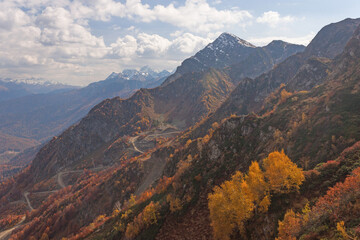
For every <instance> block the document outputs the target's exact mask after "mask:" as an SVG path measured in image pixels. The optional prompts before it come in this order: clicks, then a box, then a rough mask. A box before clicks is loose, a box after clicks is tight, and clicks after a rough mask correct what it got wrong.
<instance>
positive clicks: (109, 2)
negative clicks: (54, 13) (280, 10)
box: [69, 0, 252, 33]
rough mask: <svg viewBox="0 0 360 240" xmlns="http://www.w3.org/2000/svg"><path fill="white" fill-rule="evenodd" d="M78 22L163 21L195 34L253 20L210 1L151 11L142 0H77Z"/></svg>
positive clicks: (73, 8) (192, 0) (73, 9)
mask: <svg viewBox="0 0 360 240" xmlns="http://www.w3.org/2000/svg"><path fill="white" fill-rule="evenodd" d="M69 8H70V12H71V14H72V15H73V16H74V18H76V19H80V18H91V19H95V20H101V21H109V20H110V19H111V17H120V18H127V19H130V20H133V21H140V22H145V23H150V22H153V21H160V22H164V23H168V24H171V25H173V26H176V27H180V28H183V29H186V30H187V31H191V32H202V33H205V32H208V31H212V30H219V29H221V28H224V27H226V26H229V25H234V24H236V25H239V26H246V25H248V24H249V21H250V20H251V19H252V15H251V14H250V12H248V11H245V10H238V9H231V10H218V9H216V8H215V7H211V6H210V5H209V4H208V3H207V1H206V0H186V2H185V4H184V5H182V6H179V7H175V5H174V4H172V3H171V4H169V5H167V6H165V5H160V4H158V5H156V6H154V7H153V8H151V7H150V6H149V5H148V4H143V3H142V2H141V0H126V2H125V3H120V2H115V1H113V0H93V1H86V0H74V1H73V2H71V3H70V5H69Z"/></svg>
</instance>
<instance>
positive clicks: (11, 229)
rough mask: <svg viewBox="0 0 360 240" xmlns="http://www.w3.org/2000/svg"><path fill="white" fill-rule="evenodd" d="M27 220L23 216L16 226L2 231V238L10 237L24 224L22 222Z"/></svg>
mask: <svg viewBox="0 0 360 240" xmlns="http://www.w3.org/2000/svg"><path fill="white" fill-rule="evenodd" d="M24 221H25V216H23V217H22V219H21V221H20V222H18V223H17V224H16V225H15V226H14V227H12V228H10V229H8V230H5V231H2V232H0V240H6V239H8V238H9V237H10V236H11V233H12V232H13V231H14V230H15V229H17V228H18V227H20V226H21V225H22V223H23V222H24Z"/></svg>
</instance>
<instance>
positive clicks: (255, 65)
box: [229, 40, 305, 79]
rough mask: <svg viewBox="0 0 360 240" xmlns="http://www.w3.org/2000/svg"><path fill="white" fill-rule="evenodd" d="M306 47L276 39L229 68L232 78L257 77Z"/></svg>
mask: <svg viewBox="0 0 360 240" xmlns="http://www.w3.org/2000/svg"><path fill="white" fill-rule="evenodd" d="M304 49H305V47H304V46H302V45H296V44H289V43H287V42H283V41H279V40H274V41H272V42H271V43H269V44H268V45H267V46H265V47H257V48H255V49H254V51H253V53H251V54H250V55H249V56H247V57H246V58H245V59H244V60H242V61H240V62H239V63H237V64H234V65H232V66H231V67H230V68H229V74H230V76H231V77H232V78H237V79H241V78H245V77H249V78H253V77H257V76H259V75H261V74H262V73H265V72H267V71H269V70H271V69H272V68H273V67H274V66H275V65H276V64H278V63H281V62H282V61H284V60H285V59H286V58H288V57H290V56H292V55H294V54H296V53H298V52H302V51H303V50H304Z"/></svg>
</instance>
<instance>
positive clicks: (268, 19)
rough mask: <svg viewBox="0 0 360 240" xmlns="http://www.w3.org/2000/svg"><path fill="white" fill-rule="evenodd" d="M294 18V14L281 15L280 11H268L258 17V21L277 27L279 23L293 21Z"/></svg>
mask: <svg viewBox="0 0 360 240" xmlns="http://www.w3.org/2000/svg"><path fill="white" fill-rule="evenodd" d="M294 20H295V18H294V17H292V16H285V17H281V16H280V14H279V13H278V12H274V11H268V12H264V13H263V15H262V16H261V17H258V18H257V19H256V22H258V23H264V24H267V25H269V26H270V27H272V28H275V27H277V26H278V25H279V24H284V23H290V22H293V21H294Z"/></svg>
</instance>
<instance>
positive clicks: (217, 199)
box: [209, 172, 253, 240]
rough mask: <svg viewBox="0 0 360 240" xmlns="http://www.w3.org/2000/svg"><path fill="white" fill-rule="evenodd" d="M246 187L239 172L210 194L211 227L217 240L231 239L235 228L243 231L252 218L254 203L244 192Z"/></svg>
mask: <svg viewBox="0 0 360 240" xmlns="http://www.w3.org/2000/svg"><path fill="white" fill-rule="evenodd" d="M246 187H247V186H246V182H245V181H244V177H243V175H242V173H241V172H237V173H236V174H235V175H234V176H233V177H232V179H231V180H230V181H225V182H224V183H223V184H221V186H220V187H215V188H214V192H213V193H212V194H209V209H210V219H211V226H212V227H213V230H214V236H215V238H216V239H224V240H227V239H229V238H230V235H231V233H232V232H233V230H234V229H235V227H238V228H239V229H241V228H242V226H243V222H244V220H246V219H248V218H249V217H250V216H251V213H252V210H253V201H252V199H250V198H249V196H247V195H245V194H243V192H242V190H243V189H244V188H246Z"/></svg>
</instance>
